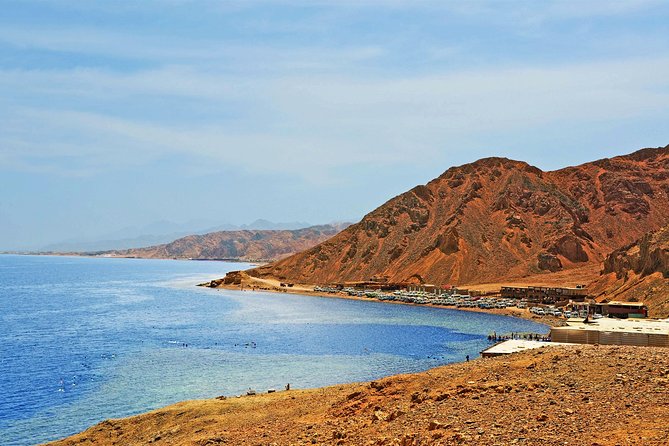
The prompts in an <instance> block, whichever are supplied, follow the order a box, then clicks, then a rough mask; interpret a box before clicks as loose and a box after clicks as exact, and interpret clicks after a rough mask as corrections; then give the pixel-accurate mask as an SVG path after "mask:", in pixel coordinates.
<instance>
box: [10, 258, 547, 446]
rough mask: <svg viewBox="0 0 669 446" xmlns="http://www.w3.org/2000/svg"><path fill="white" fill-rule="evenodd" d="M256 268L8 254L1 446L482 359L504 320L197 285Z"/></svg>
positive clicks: (531, 328)
mask: <svg viewBox="0 0 669 446" xmlns="http://www.w3.org/2000/svg"><path fill="white" fill-rule="evenodd" d="M250 266H251V265H249V264H243V263H230V262H216V261H178V260H139V259H114V258H85V257H60V256H53V257H52V256H15V255H0V444H2V445H32V444H37V443H42V442H47V441H50V440H56V439H59V438H63V437H66V436H68V435H72V434H75V433H77V432H80V431H82V430H84V429H86V428H88V427H90V426H92V425H93V424H95V423H98V422H100V421H102V420H105V419H108V418H119V417H125V416H129V415H134V414H138V413H142V412H146V411H148V410H152V409H156V408H159V407H162V406H165V405H168V404H172V403H175V402H178V401H182V400H190V399H202V398H213V397H217V396H220V395H226V396H234V395H239V394H243V393H246V391H247V390H248V389H254V390H256V391H257V392H265V391H267V390H268V389H277V390H282V389H284V387H285V386H286V384H288V383H290V386H291V388H294V389H295V388H309V387H317V386H326V385H332V384H339V383H348V382H357V381H367V380H373V379H377V378H380V377H383V376H387V375H392V374H397V373H407V372H417V371H422V370H427V369H429V368H432V367H435V366H440V365H443V364H448V363H452V362H459V361H464V360H465V358H466V356H467V355H469V356H470V357H471V358H476V357H478V355H479V352H480V351H481V350H482V349H484V348H485V347H486V346H487V345H489V341H488V339H487V336H488V335H489V334H490V333H492V332H496V333H497V334H502V333H510V332H536V333H546V332H547V331H548V327H547V326H545V325H541V324H537V323H534V322H531V321H526V320H522V319H517V318H511V317H506V316H499V315H492V314H484V313H474V312H465V311H458V310H454V309H444V308H435V307H423V306H407V305H396V304H388V303H382V302H378V301H360V300H348V299H337V298H327V297H314V296H302V295H294V294H285V293H266V292H254V291H228V290H215V289H209V288H203V287H197V286H196V285H197V284H198V283H201V282H204V281H208V280H211V279H214V278H218V277H222V276H223V275H225V273H226V272H228V271H232V270H238V269H245V268H248V267H250Z"/></svg>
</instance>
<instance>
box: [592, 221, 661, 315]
mask: <svg viewBox="0 0 669 446" xmlns="http://www.w3.org/2000/svg"><path fill="white" fill-rule="evenodd" d="M589 289H590V291H591V293H594V294H595V295H596V296H597V298H598V300H603V299H609V300H623V301H629V300H631V301H640V302H644V303H646V304H647V305H648V307H649V309H650V312H651V315H652V316H658V317H667V316H669V224H668V225H667V226H664V227H663V228H661V229H660V230H658V231H654V232H650V233H648V234H646V235H644V236H643V237H642V238H641V239H639V240H637V241H635V242H634V243H631V244H629V245H627V246H625V247H623V248H620V249H617V250H615V251H613V252H612V253H611V254H609V255H608V256H607V257H606V259H605V260H604V268H603V270H602V275H601V276H600V277H599V278H598V279H597V280H595V281H594V282H593V283H592V284H591V285H590V286H589Z"/></svg>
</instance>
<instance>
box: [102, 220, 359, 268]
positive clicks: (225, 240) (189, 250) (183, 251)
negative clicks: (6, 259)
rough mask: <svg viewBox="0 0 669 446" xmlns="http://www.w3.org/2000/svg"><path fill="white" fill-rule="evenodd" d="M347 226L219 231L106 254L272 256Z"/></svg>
mask: <svg viewBox="0 0 669 446" xmlns="http://www.w3.org/2000/svg"><path fill="white" fill-rule="evenodd" d="M345 226H346V225H345V224H341V225H322V226H312V227H309V228H304V229H296V230H257V231H253V230H243V231H219V232H212V233H209V234H204V235H189V236H187V237H182V238H180V239H178V240H175V241H173V242H171V243H167V244H163V245H157V246H150V247H147V248H137V249H128V250H122V251H111V252H107V253H105V254H107V255H112V256H119V257H139V258H149V259H169V258H191V259H236V260H248V261H257V260H273V259H279V258H282V257H286V256H288V255H291V254H294V253H296V252H298V251H302V250H305V249H308V248H310V247H312V246H314V245H316V244H318V243H320V242H322V241H324V240H327V239H328V238H330V237H332V236H333V235H335V234H337V233H338V232H339V231H340V230H341V229H342V228H343V227H345Z"/></svg>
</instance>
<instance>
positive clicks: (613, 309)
mask: <svg viewBox="0 0 669 446" xmlns="http://www.w3.org/2000/svg"><path fill="white" fill-rule="evenodd" d="M595 312H597V313H600V314H602V315H603V316H609V317H617V318H619V319H627V318H645V317H648V307H647V306H646V305H644V304H643V302H616V301H611V302H601V303H596V304H595Z"/></svg>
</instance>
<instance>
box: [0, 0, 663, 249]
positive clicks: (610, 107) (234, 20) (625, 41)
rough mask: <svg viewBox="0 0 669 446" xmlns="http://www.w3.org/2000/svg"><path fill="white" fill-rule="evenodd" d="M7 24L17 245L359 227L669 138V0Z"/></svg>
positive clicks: (36, 14) (1, 131) (226, 5)
mask: <svg viewBox="0 0 669 446" xmlns="http://www.w3.org/2000/svg"><path fill="white" fill-rule="evenodd" d="M1 11H2V13H1V14H0V101H1V102H0V104H1V106H0V250H11V249H37V248H39V247H41V246H44V245H46V244H49V243H53V242H58V241H61V240H68V239H77V238H86V237H88V238H91V237H93V238H94V237H102V236H104V235H105V234H109V233H113V232H114V231H118V230H120V229H122V228H127V227H141V226H143V225H148V224H151V223H153V222H158V221H170V222H177V223H180V224H189V223H188V222H195V221H197V222H200V223H199V224H201V225H203V224H205V223H206V224H223V223H233V224H243V223H248V222H251V221H253V220H255V219H259V218H262V219H267V220H271V221H276V222H280V221H306V222H311V223H314V224H316V223H326V222H331V221H357V220H359V219H360V218H361V217H362V216H364V215H365V214H366V213H368V212H370V211H371V210H373V209H374V208H376V207H378V206H379V205H381V204H382V203H384V202H385V201H387V200H388V199H390V198H392V197H393V196H395V195H397V194H400V193H402V192H404V191H406V190H408V189H410V188H411V187H413V186H415V185H417V184H424V183H426V182H428V181H429V180H431V179H433V178H435V177H437V176H439V175H440V174H441V173H442V172H443V171H445V170H446V169H447V168H449V167H450V166H453V165H460V164H464V163H467V162H472V161H474V160H476V159H479V158H482V157H487V156H504V157H508V158H512V159H519V160H523V161H527V162H529V163H530V164H533V165H535V166H537V167H539V168H541V169H544V170H553V169H558V168H561V167H565V166H569V165H576V164H580V163H583V162H587V161H591V160H595V159H599V158H604V157H610V156H615V155H620V154H625V153H629V152H632V151H634V150H637V149H640V148H643V147H657V146H665V145H667V144H669V2H666V1H652V0H648V1H645V0H627V1H615V0H608V1H603V0H602V1H599V0H591V1H584V0H583V1H581V0H579V1H576V0H574V1H566V0H563V1H557V0H546V1H542V2H537V1H534V0H528V1H475V0H474V1H467V2H460V1H445V0H439V1H419V0H418V1H408V0H355V1H354V0H338V1H335V0H332V1H324V0H311V1H307V0H285V1H278V0H265V1H260V0H258V1H253V0H244V1H242V0H239V1H188V0H161V1H152V0H143V1H123V0H117V1H113V2H110V1H95V0H81V1H47V0H44V1H32V0H16V1H13V0H2V4H1ZM192 224H193V225H194V224H195V223H192Z"/></svg>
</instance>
